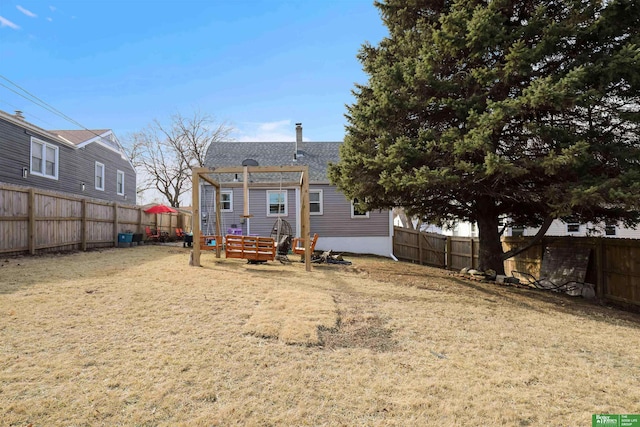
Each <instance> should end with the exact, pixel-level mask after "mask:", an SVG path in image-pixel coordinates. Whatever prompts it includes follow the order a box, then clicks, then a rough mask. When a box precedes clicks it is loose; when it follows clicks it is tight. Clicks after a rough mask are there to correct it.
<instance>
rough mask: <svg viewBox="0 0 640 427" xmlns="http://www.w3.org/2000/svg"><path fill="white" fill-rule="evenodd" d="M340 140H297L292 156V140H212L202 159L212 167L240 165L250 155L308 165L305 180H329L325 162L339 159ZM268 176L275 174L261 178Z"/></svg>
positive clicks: (267, 162)
mask: <svg viewBox="0 0 640 427" xmlns="http://www.w3.org/2000/svg"><path fill="white" fill-rule="evenodd" d="M341 144H342V142H308V141H307V142H304V141H303V142H298V154H297V156H296V160H294V153H295V146H296V143H295V142H237V141H229V142H214V143H212V144H211V145H210V146H209V149H208V150H207V155H206V158H205V163H206V165H207V167H210V168H214V169H215V168H216V167H221V166H242V162H243V161H244V160H246V159H253V160H255V161H257V162H258V165H260V166H309V181H310V182H315V183H326V182H329V178H328V176H327V168H328V164H329V162H331V163H337V162H338V160H340V156H339V152H338V148H339V147H340V145H341ZM265 175H266V174H265ZM272 179H276V177H273V176H272V177H266V176H262V177H261V180H264V181H269V180H272ZM220 181H223V182H224V181H225V180H224V179H221V180H220Z"/></svg>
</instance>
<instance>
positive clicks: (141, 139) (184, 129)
mask: <svg viewBox="0 0 640 427" xmlns="http://www.w3.org/2000/svg"><path fill="white" fill-rule="evenodd" d="M232 131H233V127H232V126H230V125H228V124H227V123H226V122H222V123H217V122H216V121H215V119H214V117H213V116H210V115H208V114H204V113H202V112H200V111H195V112H194V113H193V114H192V115H191V116H189V117H185V116H183V115H181V114H180V113H176V114H174V115H172V116H171V119H170V123H169V125H163V124H162V123H161V122H160V121H159V120H157V119H156V120H154V121H153V123H151V124H150V125H148V126H147V127H146V128H145V129H143V130H141V131H139V132H135V133H134V134H133V135H132V136H131V138H130V143H129V144H128V147H127V151H128V154H129V156H130V157H131V159H132V162H133V164H134V166H135V167H136V170H137V171H138V174H139V175H140V177H139V178H140V179H139V183H138V188H137V192H138V193H142V192H144V191H146V190H149V189H156V190H158V191H159V192H160V193H161V194H162V195H163V197H164V198H165V199H166V200H167V202H168V203H169V204H170V205H171V206H173V207H180V198H181V196H183V195H184V194H185V193H188V192H189V191H190V190H191V169H192V168H194V167H201V166H204V162H205V156H206V153H207V148H208V147H209V144H211V143H215V142H216V141H223V140H228V139H229V135H230V134H231V132H232Z"/></svg>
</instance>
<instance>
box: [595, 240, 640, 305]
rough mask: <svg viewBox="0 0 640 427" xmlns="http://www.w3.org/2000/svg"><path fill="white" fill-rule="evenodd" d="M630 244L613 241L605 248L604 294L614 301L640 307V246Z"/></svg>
mask: <svg viewBox="0 0 640 427" xmlns="http://www.w3.org/2000/svg"><path fill="white" fill-rule="evenodd" d="M616 240H617V239H616ZM616 243H617V244H616ZM629 243H630V242H629V241H612V242H611V244H607V245H605V246H604V251H603V252H604V263H603V269H604V271H603V273H604V274H603V279H604V283H603V294H604V296H605V297H606V298H608V299H611V300H614V301H619V302H624V303H629V304H637V305H640V245H631V244H629Z"/></svg>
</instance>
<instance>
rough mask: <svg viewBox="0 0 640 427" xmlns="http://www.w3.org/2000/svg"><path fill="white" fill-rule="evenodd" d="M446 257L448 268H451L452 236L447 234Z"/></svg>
mask: <svg viewBox="0 0 640 427" xmlns="http://www.w3.org/2000/svg"><path fill="white" fill-rule="evenodd" d="M445 257H446V258H447V269H451V265H452V262H451V236H447V244H446V250H445Z"/></svg>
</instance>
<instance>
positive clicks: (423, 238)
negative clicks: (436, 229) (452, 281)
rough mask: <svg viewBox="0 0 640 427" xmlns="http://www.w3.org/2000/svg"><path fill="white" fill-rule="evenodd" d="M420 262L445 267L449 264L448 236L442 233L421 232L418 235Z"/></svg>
mask: <svg viewBox="0 0 640 427" xmlns="http://www.w3.org/2000/svg"><path fill="white" fill-rule="evenodd" d="M418 243H419V244H418V251H419V256H420V264H426V265H432V266H434V267H440V268H445V267H446V266H447V254H446V250H447V238H446V237H445V236H443V235H441V234H435V233H420V234H419V237H418Z"/></svg>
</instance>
